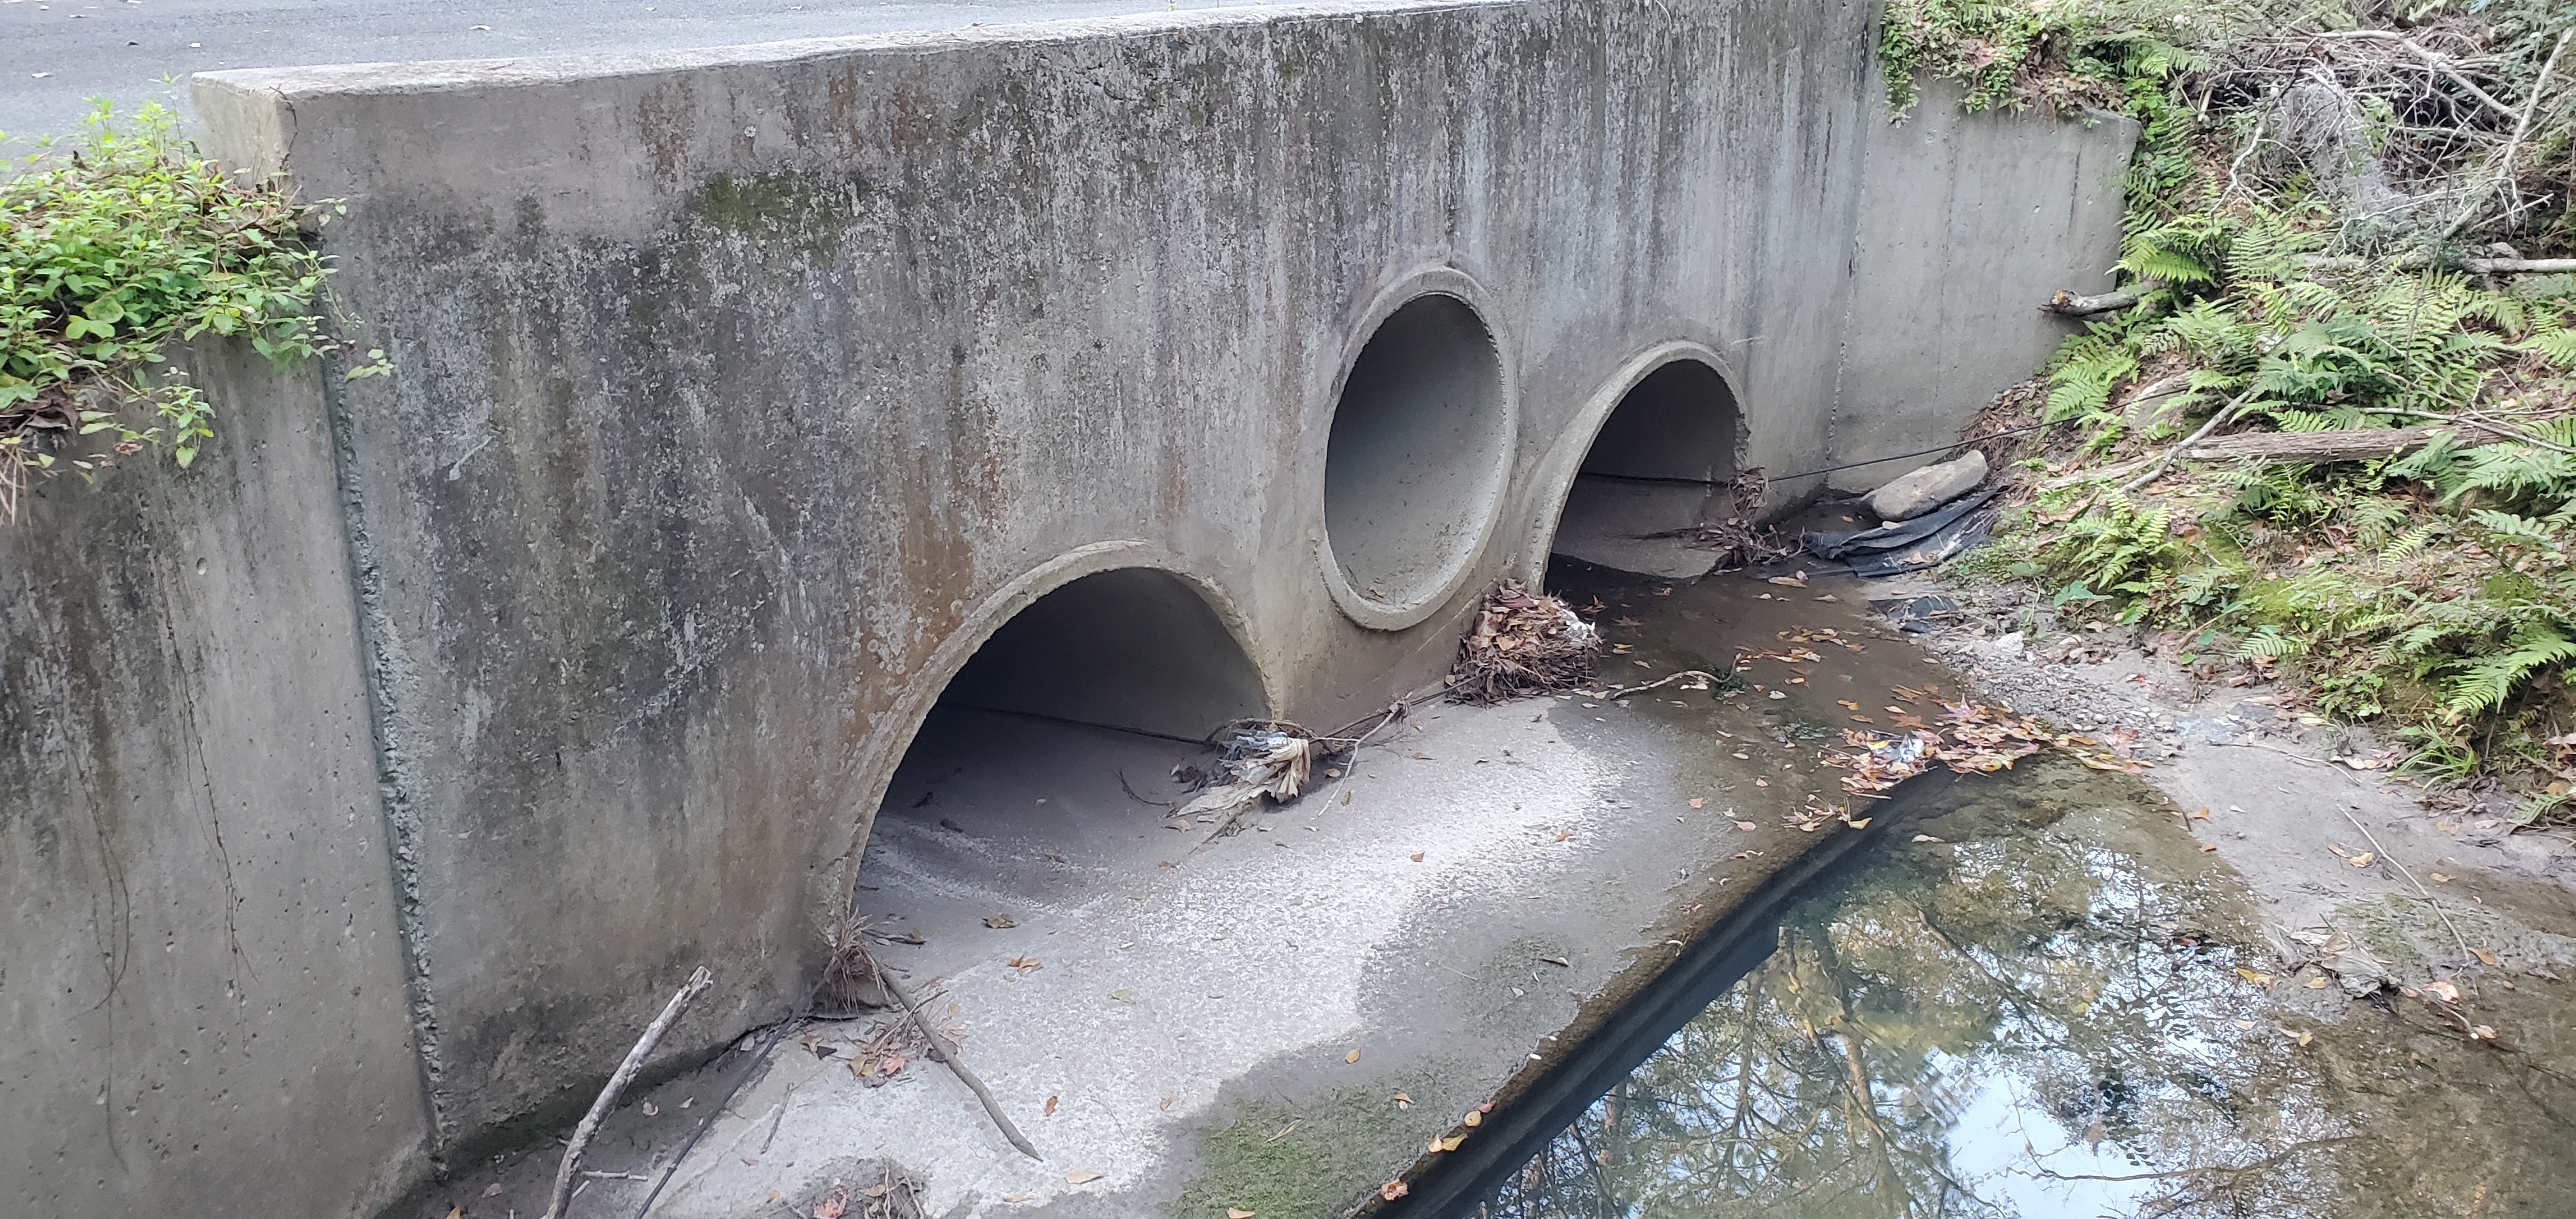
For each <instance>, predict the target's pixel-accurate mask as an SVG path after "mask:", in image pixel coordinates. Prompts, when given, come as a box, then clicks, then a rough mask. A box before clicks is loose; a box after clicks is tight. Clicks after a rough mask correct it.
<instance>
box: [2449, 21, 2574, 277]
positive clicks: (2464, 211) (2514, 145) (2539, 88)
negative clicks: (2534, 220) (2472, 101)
mask: <svg viewBox="0 0 2576 1219" xmlns="http://www.w3.org/2000/svg"><path fill="white" fill-rule="evenodd" d="M2571 38H2576V29H2571V30H2569V31H2567V32H2566V33H2563V34H2560V35H2559V36H2558V45H2556V46H2553V47H2551V48H2549V58H2548V59H2547V60H2546V61H2544V62H2543V63H2542V64H2541V65H2540V79H2539V80H2537V81H2534V82H2532V85H2531V96H2530V98H2528V99H2527V100H2525V101H2524V103H2523V107H2522V114H2521V116H2520V117H2519V118H2516V119H2515V120H2514V124H2513V136H2512V138H2510V139H2507V140H2506V141H2505V142H2504V149H2503V151H2501V152H2499V153H2498V154H2497V157H2496V172H2495V176H2494V177H2491V178H2489V179H2487V181H2486V184H2485V185H2483V186H2480V187H2479V188H2478V191H2477V193H2476V194H2474V195H2471V196H2469V202H2468V206H2466V207H2463V208H2461V209H2460V214H2459V215H2457V216H2455V217H2453V218H2452V219H2451V227H2449V228H2446V229H2444V230H2442V236H2443V237H2445V238H2448V237H2450V236H2451V235H2452V234H2453V233H2457V232H2459V231H2460V230H2461V229H2463V228H2466V227H2468V224H2469V221H2471V220H2473V219H2475V218H2476V217H2477V214H2478V210H2479V209H2480V208H2483V207H2485V206H2486V205H2487V199H2488V198H2489V197H2490V196H2492V195H2494V194H2495V192H2496V188H2497V187H2499V186H2503V185H2506V184H2508V183H2510V182H2512V181H2513V161H2514V158H2515V157H2516V156H2519V155H2521V153H2522V141H2523V137H2525V136H2527V135H2530V134H2531V116H2532V115H2534V114H2537V113H2539V112H2540V99H2541V98H2543V97H2545V96H2547V95H2548V93H2549V74H2550V73H2551V72H2553V71H2555V70H2556V69H2557V67H2558V57H2559V56H2560V55H2561V54H2563V53H2565V52H2566V50H2567V40H2568V39H2571ZM2515 197H2516V198H2520V195H2519V194H2517V195H2515Z"/></svg>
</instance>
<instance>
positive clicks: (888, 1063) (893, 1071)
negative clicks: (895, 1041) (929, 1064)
mask: <svg viewBox="0 0 2576 1219" xmlns="http://www.w3.org/2000/svg"><path fill="white" fill-rule="evenodd" d="M911 1065H912V1060H911V1059H909V1058H906V1057H904V1056H903V1055H901V1054H888V1055H886V1058H885V1061H884V1062H883V1063H881V1064H879V1065H878V1067H877V1074H879V1075H884V1076H887V1077H889V1078H891V1077H893V1076H896V1075H901V1074H903V1069H904V1068H905V1067H908V1066H911Z"/></svg>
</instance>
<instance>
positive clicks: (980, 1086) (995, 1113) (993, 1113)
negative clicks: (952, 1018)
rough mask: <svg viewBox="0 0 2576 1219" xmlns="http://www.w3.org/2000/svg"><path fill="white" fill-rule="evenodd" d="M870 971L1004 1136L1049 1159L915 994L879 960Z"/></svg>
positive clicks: (1027, 1151) (934, 1055) (1026, 1151)
mask: <svg viewBox="0 0 2576 1219" xmlns="http://www.w3.org/2000/svg"><path fill="white" fill-rule="evenodd" d="M863 959H864V958H863ZM868 971H869V972H871V973H874V974H875V975H876V977H877V983H878V985H881V986H883V987H885V989H886V993H887V994H889V995H893V996H894V1001H895V1002H897V1003H900V1004H902V1005H903V1011H904V1014H905V1015H907V1016H910V1017H912V1027H914V1028H917V1029H920V1030H921V1035H922V1036H923V1037H926V1038H929V1040H930V1056H931V1057H932V1058H933V1059H936V1060H937V1061H939V1062H943V1063H946V1064H948V1069H949V1070H951V1071H954V1072H956V1073H957V1081H958V1082H959V1083H962V1084H965V1085H966V1090H967V1091H969V1092H972V1093H974V1094H975V1099H977V1100H979V1101H982V1102H984V1112H985V1114H986V1115H988V1116H990V1117H991V1118H992V1119H993V1124H994V1125H996V1126H999V1127H1001V1128H1002V1137H1003V1138H1006V1139H1009V1140H1011V1146H1013V1147H1017V1148H1019V1149H1020V1153H1021V1154H1022V1155H1025V1156H1027V1157H1028V1158H1030V1159H1032V1160H1044V1159H1046V1157H1045V1156H1042V1155H1039V1154H1038V1149H1037V1146H1036V1144H1033V1143H1031V1142H1029V1136H1027V1135H1025V1134H1022V1133H1020V1128H1019V1127H1017V1126H1014V1125H1012V1124H1011V1119H1010V1117H1009V1116H1008V1115H1007V1114H1004V1113H1003V1112H1002V1104H1001V1102H1000V1101H997V1100H994V1099H993V1093H992V1091H991V1090H990V1089H987V1088H986V1087H985V1086H984V1081H983V1080H980V1079H977V1078H975V1073H974V1072H973V1071H970V1070H967V1069H966V1064H965V1063H963V1062H959V1061H958V1060H957V1047H956V1046H953V1045H950V1044H948V1039H947V1038H945V1037H942V1036H940V1035H939V1031H938V1030H937V1029H934V1028H932V1027H930V1022H929V1021H928V1020H924V1019H922V1017H921V1009H920V1008H919V1007H916V1006H914V1005H913V1002H912V996H910V995H907V994H905V993H903V988H902V987H900V986H897V985H895V984H894V979H892V978H889V977H887V976H886V975H885V971H884V970H881V969H878V968H877V967H876V962H875V961H873V960H870V961H868Z"/></svg>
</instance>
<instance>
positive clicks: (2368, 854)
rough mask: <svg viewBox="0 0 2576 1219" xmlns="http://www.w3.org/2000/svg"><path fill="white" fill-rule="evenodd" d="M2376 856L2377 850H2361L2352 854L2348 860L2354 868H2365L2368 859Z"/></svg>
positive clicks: (2367, 864)
mask: <svg viewBox="0 0 2576 1219" xmlns="http://www.w3.org/2000/svg"><path fill="white" fill-rule="evenodd" d="M2377 858H2379V853H2378V852H2376V851H2363V852H2362V853H2361V854H2359V855H2355V856H2353V857H2352V859H2351V860H2350V861H2349V862H2350V863H2351V864H2352V866H2354V867H2356V868H2367V867H2369V866H2370V861H2371V860H2374V859H2377Z"/></svg>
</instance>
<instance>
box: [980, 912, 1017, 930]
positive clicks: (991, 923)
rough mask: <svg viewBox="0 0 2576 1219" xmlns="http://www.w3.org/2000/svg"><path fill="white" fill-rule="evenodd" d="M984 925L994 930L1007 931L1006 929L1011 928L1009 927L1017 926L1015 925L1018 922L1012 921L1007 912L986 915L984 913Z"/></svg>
mask: <svg viewBox="0 0 2576 1219" xmlns="http://www.w3.org/2000/svg"><path fill="white" fill-rule="evenodd" d="M984 925H985V926H987V927H990V928H992V929H993V930H995V931H1007V930H1009V929H1011V928H1013V927H1017V926H1019V924H1018V923H1016V922H1013V921H1012V920H1011V916H1010V915H1007V914H988V915H985V916H984Z"/></svg>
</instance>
